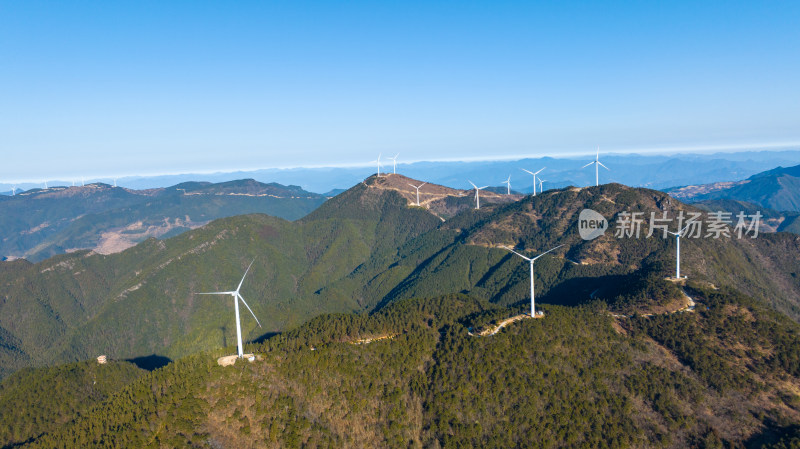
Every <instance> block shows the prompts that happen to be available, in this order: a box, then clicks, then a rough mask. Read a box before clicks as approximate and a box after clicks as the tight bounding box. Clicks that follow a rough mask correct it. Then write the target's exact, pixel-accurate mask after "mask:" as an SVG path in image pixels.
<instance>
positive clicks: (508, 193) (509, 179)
mask: <svg viewBox="0 0 800 449" xmlns="http://www.w3.org/2000/svg"><path fill="white" fill-rule="evenodd" d="M501 184H508V191H507V193H506V195H511V175H508V179H506V180H505V181H503V182H501Z"/></svg>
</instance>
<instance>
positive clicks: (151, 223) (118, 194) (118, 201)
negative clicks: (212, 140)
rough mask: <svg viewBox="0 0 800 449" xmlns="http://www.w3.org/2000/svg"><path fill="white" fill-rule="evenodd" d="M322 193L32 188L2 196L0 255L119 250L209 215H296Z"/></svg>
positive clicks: (196, 187)
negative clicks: (77, 250) (2, 235)
mask: <svg viewBox="0 0 800 449" xmlns="http://www.w3.org/2000/svg"><path fill="white" fill-rule="evenodd" d="M325 200H326V197H324V196H322V195H318V194H315V193H310V192H306V191H304V190H302V189H301V188H299V187H297V186H288V187H287V186H282V185H280V184H275V183H271V184H263V183H260V182H257V181H253V180H241V181H230V182H223V183H219V184H210V183H184V184H179V185H176V186H173V187H169V188H165V189H153V190H145V191H136V190H127V189H123V188H115V187H111V186H108V185H105V184H90V185H87V186H82V187H71V188H53V189H48V190H36V191H31V192H26V193H22V194H19V195H17V196H14V197H10V198H6V199H5V201H2V202H0V226H2V229H4V231H6V234H5V236H4V238H3V240H2V241H0V255H4V256H12V257H24V258H26V259H28V260H31V261H41V260H44V259H46V258H48V257H51V256H54V255H57V254H64V253H67V252H70V251H74V250H76V249H94V250H97V251H98V252H101V253H111V252H118V251H120V250H122V249H125V248H126V247H128V246H132V245H133V244H135V243H138V242H141V241H143V240H146V239H147V238H149V237H157V238H168V237H171V236H175V235H178V234H180V233H182V232H185V231H187V230H189V229H193V228H196V227H198V226H201V225H203V224H205V223H207V222H209V221H211V220H215V219H218V218H223V217H230V216H235V215H242V214H249V213H265V214H268V215H273V216H276V217H281V218H284V219H287V220H296V219H298V218H300V217H302V216H304V215H306V214H308V213H309V212H311V211H312V210H314V209H316V208H317V207H318V206H319V205H320V204H322V203H323V202H324V201H325Z"/></svg>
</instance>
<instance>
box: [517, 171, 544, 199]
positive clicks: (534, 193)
mask: <svg viewBox="0 0 800 449" xmlns="http://www.w3.org/2000/svg"><path fill="white" fill-rule="evenodd" d="M545 168H547V167H542V170H544V169H545ZM542 170H539V171H537V172H536V173H534V172H532V171H530V170H525V169H524V168H523V169H522V171H524V172H528V173H530V174H532V175H533V196H536V175H538V174H539V173H541V172H542Z"/></svg>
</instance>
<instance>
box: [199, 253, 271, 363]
mask: <svg viewBox="0 0 800 449" xmlns="http://www.w3.org/2000/svg"><path fill="white" fill-rule="evenodd" d="M253 262H255V259H253ZM253 262H250V265H249V266H248V267H247V270H245V271H244V276H242V280H241V281H240V282H239V286H238V287H236V290H234V291H232V292H209V293H197V294H198V295H231V296H233V304H234V309H235V310H236V343H237V345H238V347H237V349H238V355H239V358H240V359H241V358H242V357H244V350H243V349H242V325H241V323H240V320H239V300H240V299H241V300H242V304H244V306H245V307H247V310H249V311H250V315H253V318H255V319H256V323H258V327H261V323H260V322H259V321H258V318H256V314H255V313H253V311H252V310H251V309H250V306H248V305H247V303H246V302H245V301H244V298H243V297H242V295H241V294H240V293H239V289H240V288H242V283H243V282H244V278H245V276H247V272H248V271H250V267H252V266H253Z"/></svg>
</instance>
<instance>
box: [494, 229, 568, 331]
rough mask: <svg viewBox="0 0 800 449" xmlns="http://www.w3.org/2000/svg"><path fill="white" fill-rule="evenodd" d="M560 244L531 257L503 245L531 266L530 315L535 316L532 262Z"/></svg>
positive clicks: (559, 246)
mask: <svg viewBox="0 0 800 449" xmlns="http://www.w3.org/2000/svg"><path fill="white" fill-rule="evenodd" d="M562 246H564V245H558V246H556V247H555V248H551V249H548V250H547V251H545V252H543V253H542V254H539V255H538V256H536V257H533V258H531V257H525V256H523V255H522V254H520V253H518V252H516V251H514V250H513V249H511V248H509V247H507V246H504V247H503V248H505V249H507V250H509V251H511V252H512V253H514V254H516V255H518V256H519V257H522V258H523V259H525V260H527V261H528V263H529V264H530V267H531V317H535V316H536V303H535V301H534V292H533V263H534V262H536V259H538V258H540V257H542V256H544V255H545V254H547V253H549V252H550V251H554V250H557V249H558V248H561V247H562Z"/></svg>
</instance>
